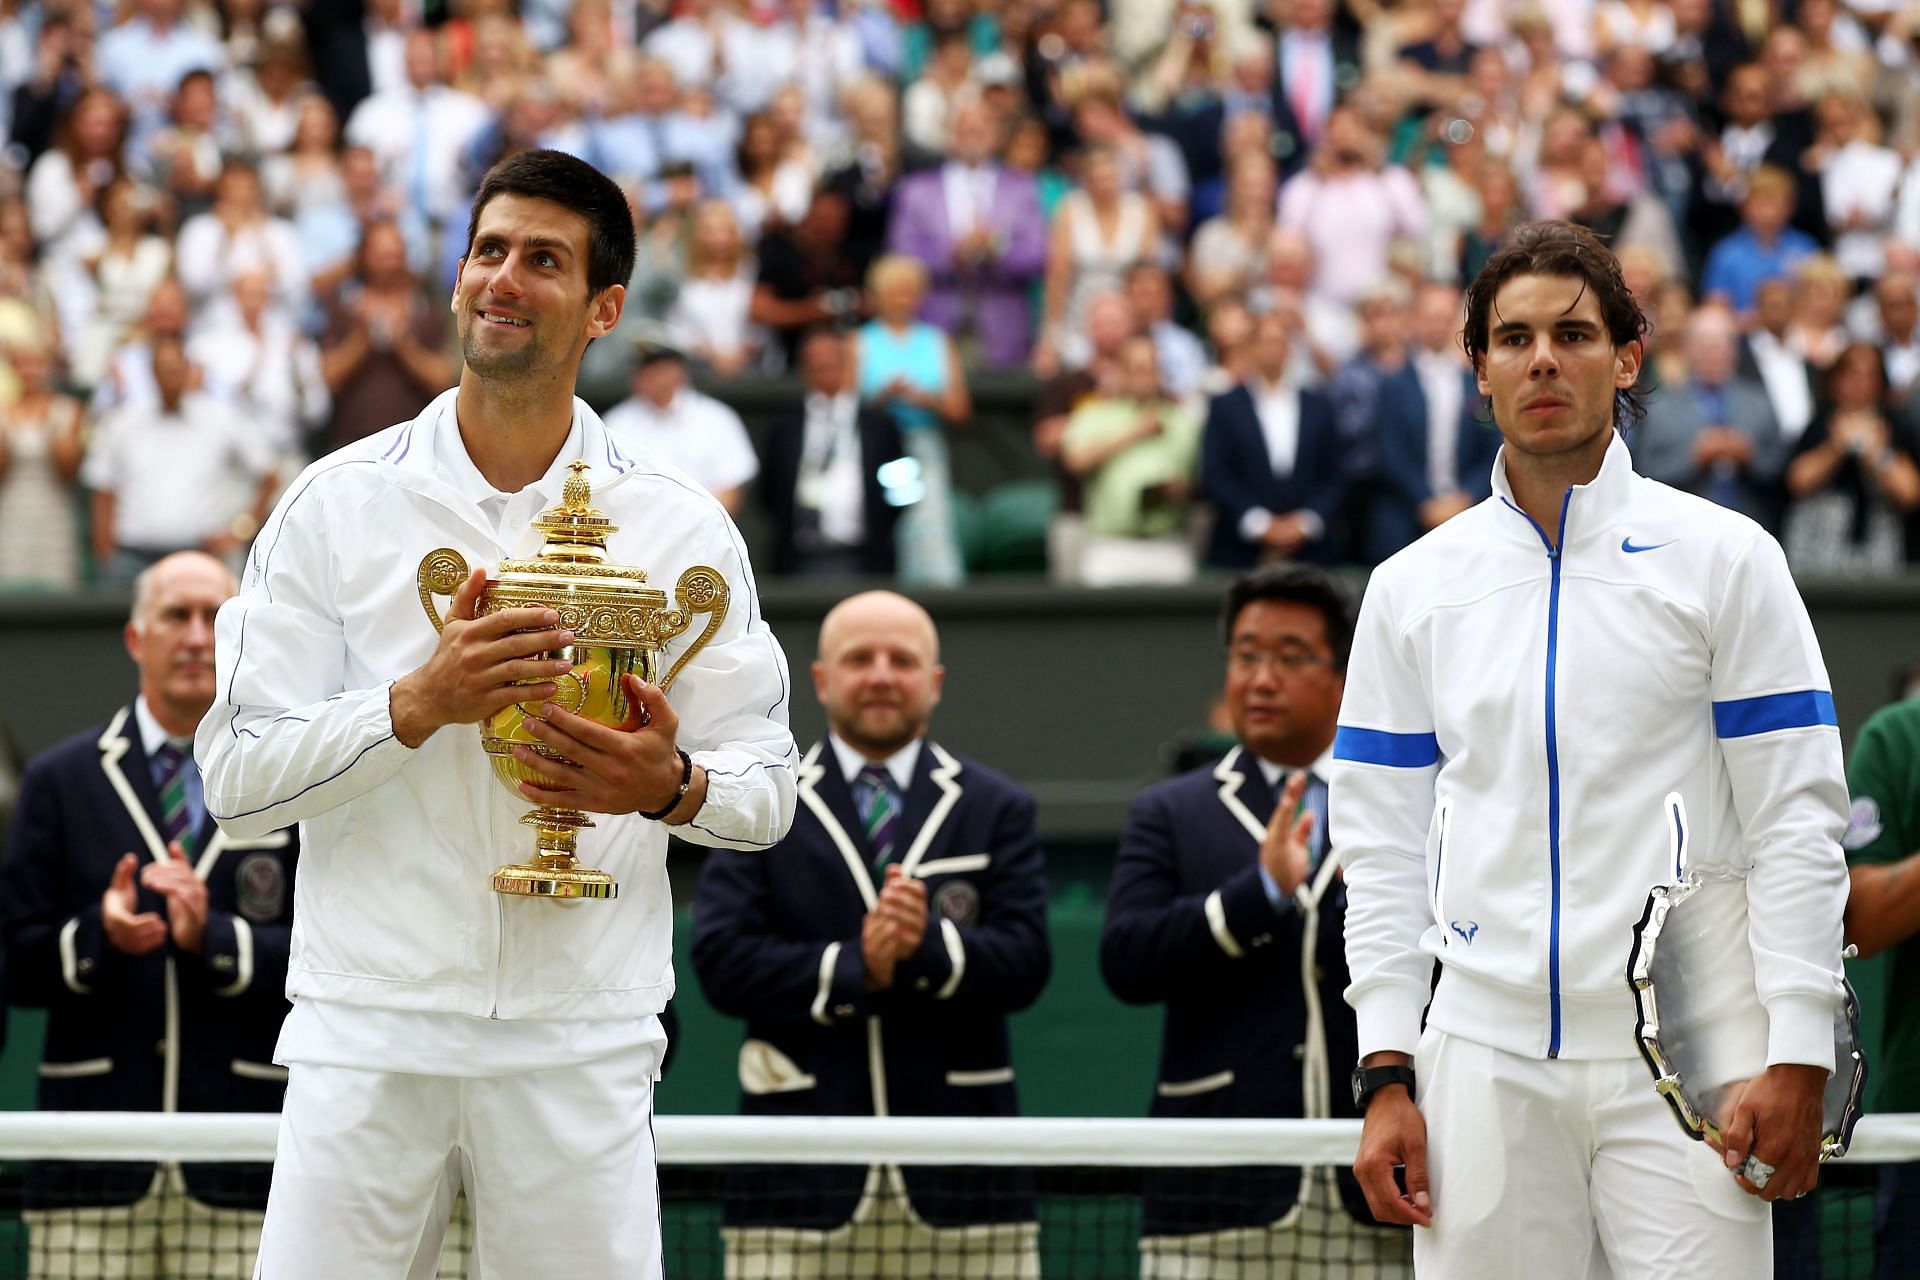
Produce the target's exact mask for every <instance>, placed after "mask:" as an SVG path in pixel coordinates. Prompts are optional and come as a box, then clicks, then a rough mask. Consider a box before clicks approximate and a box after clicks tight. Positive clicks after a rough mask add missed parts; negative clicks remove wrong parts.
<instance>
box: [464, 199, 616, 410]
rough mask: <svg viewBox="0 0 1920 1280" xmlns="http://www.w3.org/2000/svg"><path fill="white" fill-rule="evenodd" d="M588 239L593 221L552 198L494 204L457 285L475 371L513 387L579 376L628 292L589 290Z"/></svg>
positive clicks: (476, 231) (476, 232)
mask: <svg viewBox="0 0 1920 1280" xmlns="http://www.w3.org/2000/svg"><path fill="white" fill-rule="evenodd" d="M588 234H589V233H588V226H587V220H586V219H585V218H584V217H582V216H581V215H580V214H578V213H575V212H574V211H573V210H571V209H568V208H565V207H564V206H561V205H558V204H555V203H554V202H552V201H550V200H541V199H537V198H535V197H532V196H516V195H498V196H495V197H494V198H493V199H491V200H489V201H488V202H487V205H486V208H484V209H482V210H481V211H480V216H479V220H478V223H477V225H476V226H475V228H474V236H473V244H472V245H471V246H470V247H469V249H468V251H467V256H466V257H464V258H462V259H461V260H460V275H459V278H458V279H457V280H456V281H455V283H454V287H453V317H454V324H455V326H456V328H457V329H458V330H459V333H460V351H461V354H462V356H463V357H464V358H465V360H466V364H467V368H468V369H470V370H472V371H473V372H474V373H475V374H477V375H479V376H480V377H482V378H487V379H501V380H509V381H510V380H515V379H520V378H537V377H541V376H543V375H548V374H550V373H551V372H552V371H555V370H565V369H570V368H574V367H577V366H578V365H579V363H580V355H581V353H582V352H583V351H585V350H586V348H587V342H588V341H589V340H590V339H593V338H597V337H600V336H601V335H602V334H605V333H607V332H608V331H609V330H611V329H612V328H613V326H614V325H615V324H616V323H617V322H618V321H619V319H620V308H621V305H622V303H623V302H624V300H625V297H626V290H625V289H623V288H621V287H620V286H619V285H614V286H611V287H609V288H607V289H604V290H602V291H601V292H600V293H599V294H598V295H595V294H593V293H591V292H590V291H589V290H588V288H587V242H588Z"/></svg>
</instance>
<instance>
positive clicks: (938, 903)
mask: <svg viewBox="0 0 1920 1280" xmlns="http://www.w3.org/2000/svg"><path fill="white" fill-rule="evenodd" d="M933 913H934V914H935V915H937V916H939V917H940V918H941V919H942V920H951V921H953V922H954V923H955V924H962V925H970V924H974V923H976V922H977V921H978V920H979V918H980V891H979V890H978V889H976V888H974V887H973V881H971V880H949V881H947V883H945V884H943V885H941V886H940V888H939V889H937V890H936V891H935V892H934V895H933Z"/></svg>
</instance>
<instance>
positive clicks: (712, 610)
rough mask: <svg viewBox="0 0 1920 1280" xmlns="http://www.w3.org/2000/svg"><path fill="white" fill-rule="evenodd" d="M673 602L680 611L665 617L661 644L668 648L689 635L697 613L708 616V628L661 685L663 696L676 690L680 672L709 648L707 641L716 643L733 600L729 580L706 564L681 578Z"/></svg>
mask: <svg viewBox="0 0 1920 1280" xmlns="http://www.w3.org/2000/svg"><path fill="white" fill-rule="evenodd" d="M673 598H674V600H675V602H677V603H678V604H679V606H680V607H679V608H678V609H670V610H668V611H667V612H666V613H665V614H664V615H662V617H661V619H660V622H659V630H658V632H657V635H658V636H659V640H660V643H661V644H665V643H666V642H667V641H669V640H671V639H673V638H674V637H675V636H677V635H679V634H680V633H681V632H682V631H685V630H686V629H687V627H688V626H689V625H690V624H691V623H692V622H693V615H694V614H696V613H704V614H706V615H707V625H706V628H705V629H704V630H703V631H701V632H700V634H699V635H698V636H696V637H694V641H693V643H692V644H690V645H688V646H687V651H686V652H685V653H683V654H681V655H680V659H679V661H677V662H675V663H674V664H673V666H672V667H670V668H668V670H667V675H666V678H665V679H664V680H662V681H661V682H660V692H662V693H665V692H666V691H667V690H668V689H671V688H672V687H673V682H674V680H675V678H676V677H678V676H679V674H680V668H682V667H684V666H686V665H687V663H688V662H690V661H692V660H693V655H694V654H696V653H698V652H700V650H702V649H704V648H705V647H706V644H707V641H709V640H711V639H713V633H714V632H716V631H718V630H719V629H720V624H721V623H722V622H723V621H725V620H726V616H727V600H728V598H729V592H728V590H727V580H726V579H725V578H723V577H721V576H720V571H719V570H718V569H709V568H708V567H707V566H705V565H703V564H697V565H695V566H693V568H691V569H689V570H687V571H686V572H685V573H683V574H681V575H680V581H678V582H676V583H675V584H674V586H673Z"/></svg>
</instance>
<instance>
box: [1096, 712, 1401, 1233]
mask: <svg viewBox="0 0 1920 1280" xmlns="http://www.w3.org/2000/svg"><path fill="white" fill-rule="evenodd" d="M1274 803H1275V797H1274V794H1273V791H1272V789H1270V788H1269V787H1268V786H1267V783H1266V779H1265V777H1264V776H1262V774H1261V771H1260V766H1259V762H1258V761H1257V760H1256V759H1255V758H1254V757H1253V756H1252V755H1251V754H1250V753H1248V752H1247V751H1246V750H1245V749H1244V748H1242V747H1235V748H1234V749H1233V750H1231V751H1229V752H1228V753H1227V754H1226V756H1225V757H1223V758H1222V759H1221V760H1219V761H1218V762H1216V763H1214V764H1211V765H1208V766H1206V767H1204V768H1200V769H1195V770H1193V771H1191V772H1189V773H1183V774H1181V775H1179V776H1178V777H1175V778H1170V779H1168V780H1167V781H1165V782H1162V783H1159V784H1157V785H1155V786H1152V787H1149V788H1147V789H1146V790H1145V791H1142V792H1141V793H1140V794H1139V795H1138V796H1136V797H1135V798H1134V801H1133V807H1132V809H1131V811H1130V812H1129V814H1128V817H1127V826H1126V830H1125V832H1124V833H1123V834H1122V835H1121V837H1120V848H1119V852H1118V854H1117V856H1116V858H1115V861H1114V867H1113V878H1112V880H1111V881H1110V882H1109V884H1108V891H1107V918H1106V920H1105V922H1104V923H1103V924H1102V926H1101V930H1100V970H1101V973H1102V974H1103V975H1104V976H1105V977H1106V980H1107V985H1108V986H1109V987H1110V988H1112V990H1113V992H1114V994H1116V995H1118V996H1119V997H1120V998H1121V999H1122V1000H1125V1001H1127V1002H1128V1003H1131V1004H1160V1005H1164V1006H1165V1008H1166V1016H1165V1021H1164V1023H1163V1030H1162V1033H1161V1041H1160V1067H1159V1074H1158V1077H1157V1079H1158V1082H1159V1083H1158V1084H1157V1086H1156V1088H1155V1091H1154V1098H1153V1102H1152V1106H1151V1109H1150V1114H1152V1115H1154V1116H1168V1117H1175V1118H1181V1119H1228V1118H1233V1119H1238V1118H1242V1117H1247V1118H1261V1119H1286V1120H1291V1119H1300V1118H1302V1117H1308V1118H1351V1117H1352V1116H1353V1114H1354V1111H1353V1098H1352V1093H1351V1090H1350V1086H1349V1077H1350V1076H1351V1075H1352V1072H1353V1065H1354V1061H1355V1058H1356V1056H1357V1048H1356V1035H1355V1029H1354V1020H1353V1011H1352V1010H1351V1009H1349V1008H1348V1007H1347V1005H1346V1002H1345V1000H1344V999H1343V997H1342V992H1343V991H1344V989H1345V987H1346V984H1347V961H1346V951H1345V944H1344V941H1343V935H1342V931H1341V926H1342V924H1343V922H1344V920H1345V916H1346V886H1345V884H1344V883H1343V882H1342V881H1341V880H1340V878H1339V876H1338V875H1337V874H1336V871H1337V869H1338V861H1337V858H1335V857H1332V856H1329V857H1327V858H1324V859H1323V860H1322V861H1321V863H1320V866H1319V868H1318V869H1317V871H1316V872H1315V874H1314V876H1313V877H1312V879H1311V880H1310V881H1309V882H1308V884H1307V885H1303V886H1302V888H1301V892H1300V893H1299V894H1297V895H1295V896H1294V898H1292V899H1291V900H1283V901H1282V902H1281V904H1280V905H1279V906H1278V907H1276V906H1275V905H1274V904H1273V903H1272V902H1271V901H1269V899H1268V898H1267V893H1266V889H1265V887H1264V886H1263V885H1262V883H1261V880H1260V872H1259V850H1260V837H1261V835H1262V834H1263V833H1264V832H1265V830H1266V826H1267V821H1268V819H1269V818H1271V816H1272V814H1273V806H1274ZM1339 1181H1340V1191H1341V1196H1342V1198H1343V1199H1344V1200H1345V1202H1346V1204H1347V1206H1348V1209H1349V1211H1351V1212H1352V1213H1354V1214H1355V1216H1357V1217H1358V1218H1359V1219H1360V1221H1362V1222H1371V1221H1372V1218H1371V1217H1370V1216H1368V1215H1367V1213H1366V1199H1365V1197H1364V1196H1362V1195H1361V1194H1360V1190H1359V1186H1358V1184H1357V1183H1355V1182H1354V1181H1353V1176H1352V1174H1351V1172H1350V1171H1349V1170H1347V1169H1345V1168H1342V1169H1341V1170H1339ZM1299 1196H1300V1171H1299V1170H1298V1169H1297V1168H1259V1169H1254V1168H1245V1169H1218V1170H1212V1169H1208V1170H1196V1169H1177V1170H1164V1171H1154V1172H1152V1173H1150V1174H1149V1175H1148V1177H1147V1181H1146V1203H1145V1206H1144V1209H1143V1213H1142V1221H1141V1233H1142V1234H1143V1235H1147V1236H1163V1235H1186V1234H1194V1233H1198V1232H1202V1231H1215V1230H1222V1229H1228V1228H1236V1227H1252V1226H1265V1225H1269V1224H1273V1223H1278V1222H1282V1221H1284V1220H1286V1218H1287V1217H1288V1216H1289V1215H1290V1214H1291V1213H1292V1212H1294V1210H1295V1208H1296V1206H1297V1204H1298V1201H1299Z"/></svg>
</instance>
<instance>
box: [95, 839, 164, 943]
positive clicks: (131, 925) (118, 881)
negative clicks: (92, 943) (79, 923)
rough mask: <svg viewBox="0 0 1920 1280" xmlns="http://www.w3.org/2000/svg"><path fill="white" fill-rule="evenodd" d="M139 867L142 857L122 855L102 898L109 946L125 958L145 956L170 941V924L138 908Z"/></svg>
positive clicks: (101, 914)
mask: <svg viewBox="0 0 1920 1280" xmlns="http://www.w3.org/2000/svg"><path fill="white" fill-rule="evenodd" d="M139 866H140V855H139V854H137V853H129V854H124V855H122V857H121V859H120V861H119V862H117V863H115V864H114V868H113V879H112V880H110V881H108V883H107V891H106V892H105V893H103V894H101V895H100V927H101V928H102V929H104V930H106V934H107V945H108V946H110V947H112V948H113V949H114V950H115V951H118V952H120V953H121V954H122V955H129V956H144V955H146V954H147V953H148V952H150V951H152V950H154V949H155V948H156V947H158V946H160V944H161V943H163V942H165V941H166V940H167V922H166V921H165V920H163V919H161V918H160V916H159V915H158V914H156V913H155V912H152V911H141V910H139V909H138V908H139V905H140V896H139V892H138V890H136V889H135V888H134V876H135V874H136V872H137V871H138V868H139Z"/></svg>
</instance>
